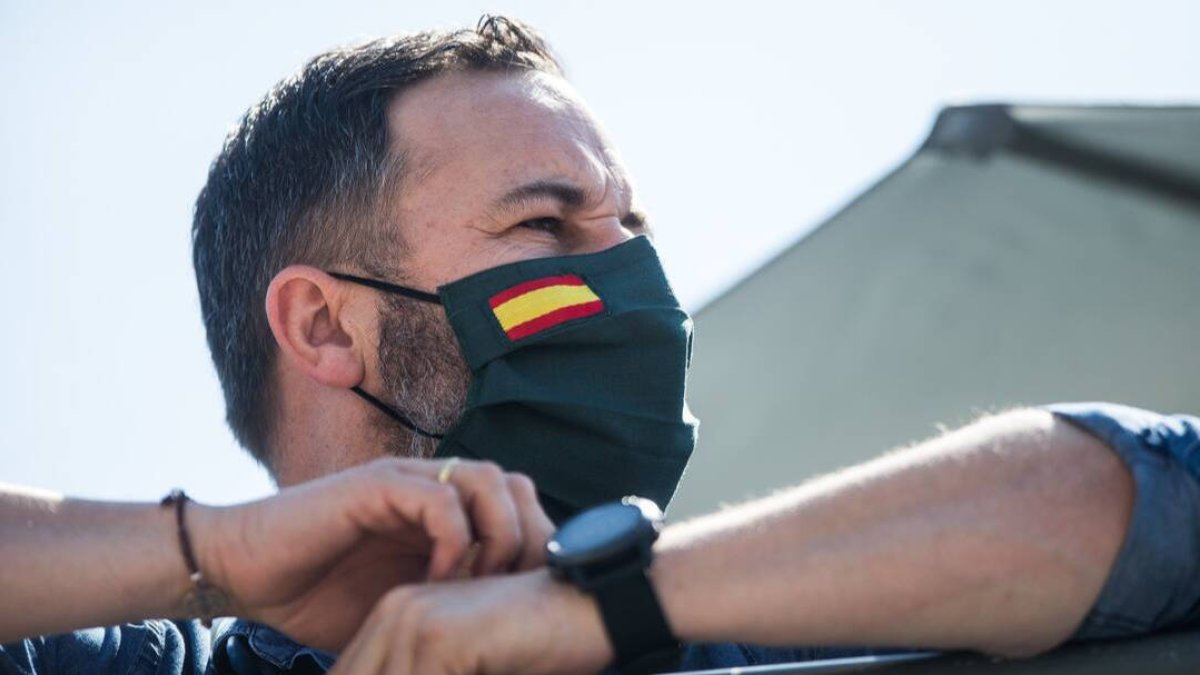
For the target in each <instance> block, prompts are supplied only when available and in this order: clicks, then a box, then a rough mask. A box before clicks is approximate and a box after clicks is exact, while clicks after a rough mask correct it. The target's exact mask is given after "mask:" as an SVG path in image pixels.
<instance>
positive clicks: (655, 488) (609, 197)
mask: <svg viewBox="0 0 1200 675" xmlns="http://www.w3.org/2000/svg"><path fill="white" fill-rule="evenodd" d="M636 204H637V200H636V197H635V195H634V193H633V189H632V186H631V184H630V181H629V179H628V177H627V175H626V173H625V172H624V170H623V168H622V167H621V165H620V163H619V161H618V159H617V155H616V152H615V151H614V150H613V148H612V147H611V145H610V143H609V142H608V141H607V140H606V138H605V136H604V135H603V133H602V132H601V131H600V130H599V128H598V126H597V124H596V122H595V121H594V120H593V119H592V117H591V115H590V114H589V113H588V112H587V110H586V108H585V107H584V106H583V104H582V102H581V101H580V100H579V99H578V97H577V95H576V94H575V93H574V92H573V90H571V88H570V87H569V85H568V84H567V83H566V82H565V81H564V80H563V79H562V77H561V74H560V73H559V71H558V68H557V66H556V65H555V62H554V60H553V58H552V57H551V56H550V54H549V52H548V51H547V50H546V49H545V46H544V45H543V44H542V43H541V41H540V39H538V38H537V37H536V36H535V35H533V34H532V33H531V32H529V31H528V30H527V29H524V28H523V27H521V26H520V25H518V24H515V23H513V22H510V21H506V20H503V19H495V18H493V19H488V20H485V21H484V22H482V23H481V25H480V27H479V28H478V29H477V30H476V31H462V32H456V33H450V34H445V33H430V34H423V35H419V36H412V37H407V38H400V39H395V40H384V41H380V42H376V43H371V44H369V45H366V46H363V47H359V48H353V49H348V50H343V51H336V52H332V53H330V54H327V55H324V56H322V57H319V58H318V59H316V60H314V61H313V62H311V63H310V64H309V66H307V67H306V68H305V70H304V71H303V72H302V73H300V74H299V75H298V76H296V77H294V78H292V79H289V80H287V81H285V82H284V83H282V84H281V85H280V86H279V87H277V88H276V89H275V90H273V91H272V92H271V93H270V94H269V95H268V96H267V98H266V99H264V101H263V102H262V103H260V104H259V105H258V106H256V107H254V108H252V109H251V111H250V112H249V113H248V114H247V117H246V118H245V119H244V120H243V122H242V124H241V125H240V126H239V127H238V129H236V130H235V131H234V133H233V134H232V135H231V137H230V139H229V141H228V142H227V143H226V146H225V148H224V149H223V151H222V154H221V156H220V157H218V159H217V161H216V162H215V163H214V166H213V169H212V171H211V173H210V177H209V182H208V184H207V185H206V187H205V189H204V192H203V193H202V195H201V197H200V199H199V201H198V204H197V214H196V223H195V229H194V240H195V259H196V268H197V277H198V281H199V285H200V289H201V301H202V306H203V310H204V313H205V322H206V326H207V329H208V335H209V342H210V346H211V348H212V351H213V356H214V362H215V364H216V366H217V370H218V373H219V374H220V376H221V381H222V384H223V386H224V389H225V393H226V400H227V404H228V417H229V421H230V424H231V426H232V428H233V429H234V432H235V433H236V434H237V436H238V438H239V439H240V440H241V441H242V443H243V444H244V445H245V446H246V447H247V448H248V449H249V450H250V451H251V452H252V453H253V454H254V455H255V456H256V457H257V458H259V459H260V461H262V462H263V463H264V464H266V465H267V466H268V467H269V468H270V470H271V471H272V473H273V475H274V476H275V477H276V479H277V480H278V482H279V483H280V485H282V486H290V485H296V484H299V483H304V482H306V481H310V480H313V479H316V478H319V477H321V476H324V475H327V474H330V473H334V472H337V471H341V470H344V469H347V468H349V467H353V466H357V465H360V464H362V463H364V462H368V461H369V460H372V459H374V458H377V457H379V456H380V455H384V454H399V455H407V456H416V457H428V456H432V455H437V456H439V457H440V456H448V455H459V454H462V455H466V456H473V457H476V458H479V459H485V460H486V459H492V460H496V461H498V462H499V463H500V464H501V465H502V466H504V468H506V469H509V470H517V471H521V472H523V473H527V474H529V475H530V476H531V477H532V478H533V479H534V481H535V483H536V485H537V488H538V491H539V495H540V497H541V499H542V500H543V502H544V503H545V505H546V506H547V508H548V509H549V510H550V511H551V514H552V515H553V516H555V517H556V518H558V519H559V520H562V519H564V518H566V517H569V516H570V515H572V514H573V513H575V512H577V511H578V510H580V509H582V508H584V507H587V506H590V505H593V504H596V503H598V502H601V501H604V500H606V499H611V498H613V497H615V496H620V495H622V494H626V493H639V494H644V495H648V496H652V497H656V498H657V499H658V500H659V501H660V503H663V504H665V502H666V500H667V499H668V498H669V496H670V494H671V492H672V491H673V489H674V484H675V482H676V481H677V480H678V477H679V473H680V471H681V470H682V466H683V461H684V460H685V459H686V456H687V453H688V452H689V451H690V449H691V442H692V429H693V423H692V421H691V420H690V417H689V416H688V415H687V413H686V409H685V408H684V406H683V400H682V392H683V389H682V376H683V372H684V371H685V369H686V364H687V349H688V340H689V335H690V333H689V330H688V328H689V325H688V323H687V321H686V318H685V317H684V316H683V315H682V314H681V313H680V312H679V311H678V307H677V304H673V303H674V299H673V297H672V296H671V294H670V291H669V288H666V286H665V281H664V280H663V279H662V278H661V270H660V269H658V268H657V263H656V261H655V259H654V256H653V249H652V247H650V245H649V244H648V243H647V242H646V240H645V238H644V237H642V236H640V235H642V234H644V233H645V229H646V224H645V218H644V216H642V215H641V214H640V213H639V211H638V209H637V207H636ZM437 305H441V306H440V307H439V306H437ZM646 354H649V355H650V356H649V358H647V357H646ZM639 355H640V356H639ZM1122 414H1123V413H1120V412H1118V411H1116V410H1115V409H1104V408H1100V407H1090V408H1084V409H1065V408H1064V409H1057V410H1055V411H1054V412H1053V413H1051V412H1047V411H1020V412H1017V413H1013V414H1010V415H1005V416H1001V417H998V418H995V419H992V420H987V421H985V422H982V423H980V424H978V425H975V426H972V427H969V428H968V429H966V430H963V431H962V432H960V433H958V434H954V435H950V436H947V437H946V438H944V439H940V440H938V441H935V442H933V443H930V444H926V445H924V446H920V447H918V448H916V449H913V450H909V451H905V452H902V453H898V454H896V455H893V456H891V457H889V458H885V459H883V460H880V462H878V463H876V464H873V465H869V466H867V467H863V468H861V469H858V470H855V471H852V472H850V473H847V474H844V475H841V476H838V477H834V478H830V479H827V480H824V481H819V482H817V483H814V484H812V485H809V486H806V487H804V488H800V489H798V490H797V491H795V492H792V493H789V494H788V495H786V496H782V497H780V498H778V499H776V500H773V501H768V502H766V503H763V504H758V505H755V506H752V507H748V508H747V509H745V510H741V511H735V512H731V514H729V515H726V516H718V517H716V518H715V519H713V520H709V521H707V522H704V523H700V524H697V525H695V526H692V527H690V528H685V529H683V530H675V531H673V532H672V533H671V534H670V535H669V536H668V537H667V538H666V539H665V540H664V541H663V542H662V543H661V544H660V545H659V546H658V547H657V549H656V550H657V551H658V562H657V563H656V564H655V567H654V569H653V570H652V575H653V577H654V582H655V588H656V591H657V593H658V595H659V596H660V598H661V602H662V606H663V610H664V612H665V614H666V617H667V619H668V621H669V623H670V624H671V628H672V629H673V630H674V631H675V634H676V635H677V636H678V637H680V638H683V639H684V640H687V641H689V642H696V643H702V642H704V641H710V640H711V641H719V642H720V643H718V644H697V645H694V646H692V647H689V648H688V650H686V653H685V658H684V664H685V665H686V666H692V667H703V666H717V665H727V666H731V665H743V664H747V663H754V662H760V661H769V660H780V659H787V660H791V659H796V658H804V657H810V656H812V655H813V654H814V653H817V652H816V651H814V650H808V649H801V648H791V649H788V648H785V649H767V648H750V647H743V646H739V645H735V644H730V643H728V642H726V641H748V642H753V643H761V644H776V645H802V644H813V645H836V644H852V645H879V646H896V647H917V646H927V647H945V648H960V647H961V648H972V649H980V650H985V651H991V652H995V653H1001V654H1028V653H1034V652H1037V651H1041V650H1044V649H1047V648H1049V647H1051V646H1053V645H1055V644H1058V643H1059V642H1061V641H1063V640H1064V639H1067V638H1069V637H1071V636H1073V635H1074V636H1076V637H1083V638H1087V637H1101V636H1107V635H1111V634H1117V633H1123V634H1130V633H1136V632H1138V631H1140V630H1143V629H1146V628H1150V627H1152V626H1150V625H1149V624H1148V623H1147V622H1146V621H1145V620H1144V619H1143V616H1145V615H1147V614H1151V615H1154V616H1155V617H1156V623H1155V625H1159V624H1160V623H1177V622H1179V621H1181V620H1185V619H1186V618H1187V616H1188V612H1187V608H1190V607H1191V606H1192V604H1194V602H1195V598H1196V597H1197V595H1195V594H1194V590H1193V589H1192V588H1191V587H1190V586H1188V584H1187V583H1186V580H1187V577H1186V576H1179V575H1180V574H1183V573H1186V569H1184V570H1182V571H1172V572H1171V574H1172V575H1174V576H1173V579H1175V580H1176V581H1177V582H1179V583H1178V584H1172V583H1168V584H1166V585H1165V587H1166V588H1170V589H1172V591H1173V592H1177V593H1178V595H1174V594H1171V595H1170V597H1169V598H1168V601H1166V605H1168V606H1169V611H1166V612H1157V609H1162V607H1158V608H1154V609H1148V608H1146V607H1143V606H1141V605H1140V604H1138V602H1137V601H1136V600H1133V601H1131V600H1130V596H1142V595H1145V596H1147V597H1149V596H1151V595H1153V597H1155V598H1158V597H1160V596H1159V595H1158V594H1157V593H1153V594H1152V593H1146V592H1144V591H1145V589H1144V588H1143V587H1141V586H1138V585H1137V583H1140V581H1141V579H1142V578H1143V577H1145V576H1146V575H1144V574H1142V572H1144V571H1145V569H1146V567H1147V565H1150V566H1154V568H1155V569H1162V570H1176V568H1179V567H1180V565H1177V564H1176V563H1177V562H1179V561H1186V560H1187V559H1188V557H1189V556H1191V555H1192V554H1193V552H1194V551H1195V532H1194V527H1191V529H1190V530H1189V529H1187V528H1185V530H1184V531H1182V532H1181V533H1180V534H1181V535H1187V536H1182V537H1181V539H1180V540H1179V542H1178V544H1177V545H1174V546H1171V547H1166V548H1164V549H1161V550H1154V545H1153V544H1152V543H1148V542H1153V541H1154V540H1155V539H1156V537H1155V534H1156V532H1155V531H1154V529H1153V528H1154V527H1155V525H1154V523H1156V522H1160V521H1161V516H1163V515H1164V510H1165V513H1166V514H1167V515H1177V514H1184V515H1185V516H1186V517H1188V518H1194V516H1195V514H1196V513H1197V509H1198V505H1200V500H1198V499H1197V496H1196V490H1195V481H1194V478H1192V476H1191V475H1190V474H1189V473H1188V471H1187V468H1186V466H1184V464H1183V463H1182V462H1180V461H1179V460H1178V459H1177V458H1174V455H1172V454H1171V452H1170V451H1171V450H1172V449H1174V448H1177V447H1186V441H1187V438H1188V436H1187V434H1186V433H1175V434H1172V433H1168V431H1170V430H1172V429H1175V427H1176V426H1178V425H1179V424H1183V422H1178V421H1172V420H1167V419H1164V418H1158V417H1153V416H1151V418H1149V419H1148V420H1142V419H1141V418H1137V419H1138V420H1141V422H1139V423H1138V424H1140V425H1141V426H1138V424H1135V423H1134V422H1133V421H1129V420H1125V423H1122V419H1123V418H1122ZM1188 423H1190V422H1188ZM1076 425H1078V426H1076ZM1106 425H1107V426H1106ZM1173 425H1175V426H1173ZM1110 427H1111V428H1112V433H1111V434H1109V437H1108V438H1106V439H1105V440H1107V444H1106V443H1105V442H1103V441H1102V440H1101V438H1102V437H1103V433H1101V432H1102V431H1103V430H1105V429H1108V428H1110ZM1080 428H1083V429H1086V430H1087V431H1089V432H1091V433H1085V432H1084V431H1081V430H1080ZM631 430H636V433H631ZM1142 431H1145V432H1146V433H1141V432H1142ZM1139 433H1141V435H1139ZM1097 434H1099V436H1098V435H1097ZM1147 434H1158V437H1159V438H1160V439H1161V443H1160V444H1159V445H1160V446H1161V447H1159V448H1158V449H1157V450H1156V448H1155V447H1151V446H1150V445H1146V443H1142V444H1141V445H1138V443H1137V442H1136V441H1137V439H1139V438H1140V439H1142V440H1143V441H1145V438H1146V437H1147ZM1113 450H1116V451H1117V452H1116V453H1114V452H1113ZM1121 459H1124V460H1125V462H1122V461H1121ZM1130 467H1132V468H1133V471H1132V473H1131V470H1130ZM1147 467H1149V468H1147ZM1135 485H1136V488H1137V489H1136V491H1135ZM1135 494H1136V496H1137V499H1136V500H1135ZM1170 496H1177V497H1179V499H1176V500H1174V501H1172V500H1171V499H1169V498H1168V497H1170ZM514 508H515V507H514ZM1183 522H1185V523H1188V522H1194V520H1193V521H1187V520H1184V521H1183ZM1131 524H1132V527H1130V525H1131ZM537 531H538V528H537V527H536V526H530V527H528V528H523V529H522V532H528V533H536V532H537ZM1127 533H1128V536H1127ZM529 538H530V535H525V536H523V537H510V538H509V541H510V542H511V541H516V540H518V539H520V540H521V541H522V542H524V541H525V540H527V539H529ZM1123 542H1124V543H1123ZM485 548H486V547H485ZM497 559H501V558H500V557H499V556H497ZM503 560H505V562H506V563H507V566H508V567H513V565H512V563H511V560H512V556H511V554H510V555H509V556H508V557H507V558H504V559H503ZM1114 561H1116V562H1115V563H1114ZM504 566H505V565H500V564H492V565H491V566H490V567H489V569H495V568H498V567H504ZM980 607H989V608H991V609H992V611H982V612H981V611H978V608H980ZM506 609H511V610H513V611H512V612H509V614H508V616H509V619H508V620H507V621H503V620H500V619H498V618H497V616H498V615H504V613H505V610H506ZM521 610H525V611H521ZM539 612H541V613H544V617H542V618H544V619H545V620H546V621H547V622H548V623H547V622H544V623H539V624H534V623H533V621H534V620H535V619H534V617H539V616H540V615H539ZM1114 612H1115V613H1117V614H1118V615H1119V618H1120V619H1121V621H1119V620H1117V619H1114V618H1113V617H1112V616H1111V614H1112V613H1114ZM483 620H487V621H488V622H491V623H480V621H483ZM1122 621H1123V622H1124V623H1123V622H1122ZM1126 624H1128V625H1126ZM277 627H283V628H284V629H285V630H287V628H288V627H287V626H279V625H278V624H277ZM291 634H292V635H293V637H303V635H302V634H301V633H299V632H295V631H293V632H292V633H291ZM464 638H465V639H464ZM330 642H331V643H332V644H331V645H330V646H335V647H336V646H339V645H340V644H341V643H342V642H344V640H342V641H338V640H331V641H330ZM320 646H325V645H324V644H322V645H320ZM611 648H612V647H611V645H609V644H607V643H606V641H605V637H604V631H603V628H602V626H601V621H600V619H599V616H598V613H597V610H596V607H595V603H594V601H593V600H592V599H591V598H589V597H588V596H586V595H584V594H582V593H580V592H578V591H576V590H574V589H572V588H570V587H568V586H565V585H563V584H560V583H559V582H556V581H553V580H551V579H550V578H549V576H548V574H547V573H546V572H545V571H544V570H535V571H531V572H527V573H525V574H519V575H515V576H511V577H504V578H501V579H497V580H486V581H477V582H467V583H463V584H461V585H460V584H446V585H436V586H431V587H421V588H418V587H415V586H413V585H411V584H407V585H405V586H403V587H402V588H401V589H399V590H397V591H395V592H393V593H391V594H389V595H388V596H387V597H386V598H385V599H384V600H383V601H381V602H380V603H379V605H377V606H376V608H375V610H374V612H373V613H372V615H371V618H370V619H369V620H368V621H367V623H366V624H365V625H364V627H363V628H362V630H361V631H360V632H359V633H358V636H357V637H356V638H355V640H354V642H353V643H352V644H351V646H350V647H349V648H348V649H347V651H346V652H345V660H346V662H345V663H344V664H343V665H342V666H341V667H342V668H345V669H348V670H349V671H351V672H357V671H358V670H364V671H372V670H376V671H379V670H390V671H394V672H422V673H424V672H442V671H445V672H473V671H478V670H485V671H488V672H492V671H496V672H534V671H536V670H538V669H539V668H541V669H545V670H546V671H547V672H553V671H555V670H560V671H568V672H569V671H572V670H587V669H594V668H598V667H601V666H603V665H604V664H605V663H606V662H608V661H609V660H610V659H611V656H612V653H611ZM243 658H248V659H250V660H251V661H258V662H260V663H268V664H270V665H271V667H274V668H277V669H283V670H286V669H302V668H309V669H311V668H325V667H328V666H329V665H330V664H331V663H332V662H333V657H332V655H331V654H328V653H325V652H321V651H317V650H313V649H309V648H305V647H302V646H301V645H299V644H296V643H294V642H292V641H290V640H288V639H287V638H285V637H284V636H283V635H281V634H279V633H275V632H273V631H271V630H268V629H266V628H264V627H262V626H257V625H255V624H252V623H245V622H238V623H235V624H233V625H232V626H227V627H226V628H225V629H224V630H221V631H218V634H217V635H216V636H215V655H214V663H215V664H216V666H217V667H218V668H228V667H233V668H236V667H237V664H236V662H238V661H239V660H241V659H243ZM489 659H493V660H489ZM535 662H536V663H535Z"/></svg>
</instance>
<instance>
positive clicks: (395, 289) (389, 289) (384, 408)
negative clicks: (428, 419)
mask: <svg viewBox="0 0 1200 675" xmlns="http://www.w3.org/2000/svg"><path fill="white" fill-rule="evenodd" d="M328 274H329V276H331V277H333V278H334V279H341V280H342V281H349V282H351V283H355V284H360V285H362V286H367V287H369V288H374V289H375V290H378V291H384V292H385V293H395V294H396V295H403V296H404V297H406V298H412V299H414V300H421V301H423V302H430V303H433V304H435V305H440V304H442V299H441V298H439V297H438V296H437V294H436V293H426V292H425V291H419V290H417V289H415V288H409V287H408V286H400V285H397V284H390V283H388V282H386V281H380V280H379V279H368V278H367V277H358V276H355V275H353V274H346V273H344V272H328ZM350 391H352V392H354V393H355V394H358V396H359V398H361V399H362V400H364V401H366V402H367V403H370V404H371V405H373V406H375V408H376V409H377V410H379V411H380V412H382V413H383V414H384V415H387V416H388V417H390V418H392V419H393V420H395V421H397V422H399V423H400V424H401V425H403V426H405V427H407V428H408V429H409V430H410V431H412V432H413V433H414V434H417V435H418V436H424V437H426V438H433V439H438V440H441V439H442V438H443V437H444V435H443V434H435V433H433V432H430V431H425V430H424V429H422V428H421V427H419V426H417V425H416V424H415V423H413V421H412V420H410V419H408V417H406V416H405V415H402V414H401V413H400V411H399V410H395V409H393V408H392V407H391V406H389V405H388V404H386V403H384V402H383V401H380V400H379V399H377V398H375V397H374V396H372V395H370V394H368V393H367V392H366V390H364V389H363V388H362V387H358V386H355V387H351V388H350Z"/></svg>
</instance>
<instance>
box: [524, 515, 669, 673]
mask: <svg viewBox="0 0 1200 675" xmlns="http://www.w3.org/2000/svg"><path fill="white" fill-rule="evenodd" d="M661 526H662V511H660V510H659V509H658V506H656V505H655V504H654V502H652V501H650V500H648V499H642V498H640V497H626V498H624V499H622V500H621V501H619V502H612V503H609V504H602V505H600V506H597V507H594V508H591V509H588V510H587V511H584V512H583V513H581V514H579V515H577V516H575V517H574V518H571V519H570V520H568V521H567V522H566V523H564V524H563V525H562V527H560V528H558V531H557V532H555V533H554V536H552V537H550V541H549V542H547V543H546V560H547V564H548V565H549V567H550V571H551V572H552V573H553V574H554V576H555V577H557V578H558V579H561V580H563V581H567V582H570V583H572V584H574V585H576V586H578V587H579V588H580V589H582V590H583V591H584V592H586V593H589V594H591V595H592V596H594V597H595V598H596V603H597V604H598V605H599V606H600V615H601V616H602V617H603V619H604V628H605V630H607V631H608V637H609V639H610V640H611V641H612V644H613V649H614V651H615V652H616V656H617V660H616V666H617V669H618V670H620V671H621V673H623V674H625V675H634V674H641V673H662V672H670V671H672V670H678V669H679V657H680V645H679V640H678V639H677V638H676V637H675V635H674V634H673V633H672V632H671V627H670V625H669V624H668V623H667V618H666V616H665V615H664V614H663V611H662V605H660V604H659V602H658V596H657V595H656V594H655V592H654V587H653V586H652V585H651V583H650V579H649V578H648V577H647V576H646V571H647V570H648V569H649V568H650V563H651V562H653V560H654V552H653V549H652V548H651V547H652V546H653V544H654V541H655V540H656V539H658V531H659V528H660V527H661Z"/></svg>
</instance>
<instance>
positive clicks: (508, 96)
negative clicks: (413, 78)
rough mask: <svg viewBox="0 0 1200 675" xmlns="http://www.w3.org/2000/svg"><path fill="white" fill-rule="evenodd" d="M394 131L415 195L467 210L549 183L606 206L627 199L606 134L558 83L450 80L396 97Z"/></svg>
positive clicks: (532, 76)
mask: <svg viewBox="0 0 1200 675" xmlns="http://www.w3.org/2000/svg"><path fill="white" fill-rule="evenodd" d="M388 122H389V130H390V135H391V137H392V143H393V147H394V148H395V149H397V150H399V151H401V152H402V153H403V155H404V157H405V159H406V160H407V162H408V164H409V166H410V167H412V168H413V169H414V171H412V172H409V178H411V180H409V179H408V178H406V185H405V192H406V194H412V193H414V192H417V193H419V192H422V191H423V190H422V189H423V188H428V189H429V190H438V189H444V188H446V187H448V186H453V188H454V189H455V191H456V194H455V197H454V199H455V201H456V202H462V201H464V200H469V199H471V198H483V197H485V196H486V195H485V194H484V193H494V192H502V191H504V190H506V189H507V188H509V187H512V186H514V185H520V184H523V183H527V182H530V181H535V180H545V179H562V180H568V181H570V182H573V183H576V184H578V185H579V187H581V188H583V189H584V190H585V191H586V192H587V193H589V194H591V193H593V192H598V193H599V194H598V195H596V196H597V199H599V198H600V195H602V194H603V193H605V192H607V191H609V190H614V191H616V192H628V184H627V179H626V177H625V174H624V171H623V169H622V168H621V166H620V162H619V160H618V159H617V157H616V152H615V150H614V149H613V148H612V147H611V144H610V143H609V141H608V139H607V138H606V136H605V134H604V133H603V131H602V130H601V129H600V126H599V124H598V123H597V122H596V121H595V119H594V118H593V117H592V115H591V113H590V112H589V111H588V110H587V107H586V106H585V105H584V103H583V102H582V100H581V99H580V98H579V96H578V95H577V94H576V92H575V91H574V89H573V88H572V87H571V86H570V85H569V84H568V83H567V82H566V81H565V80H563V79H562V78H560V77H557V76H555V75H551V74H548V73H540V72H520V73H452V74H449V75H443V76H440V77H437V78H434V79H432V80H429V81H426V82H422V83H420V84H418V85H416V86H414V87H413V88H411V89H409V90H407V91H405V92H404V93H403V94H401V95H400V96H399V97H397V99H396V100H395V101H394V102H393V103H392V105H391V107H390V108H389V119H388ZM627 199H628V196H626V197H625V200H627Z"/></svg>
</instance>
